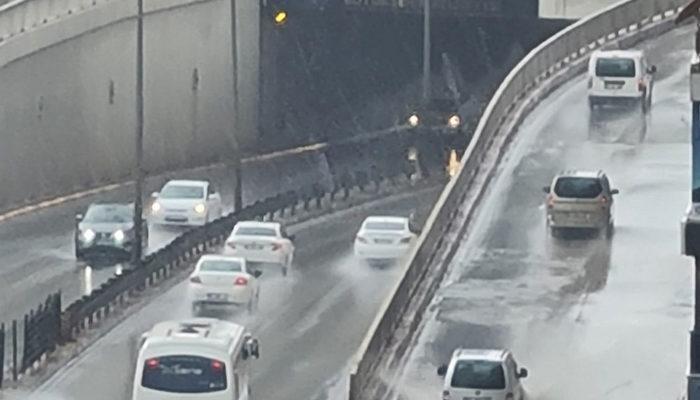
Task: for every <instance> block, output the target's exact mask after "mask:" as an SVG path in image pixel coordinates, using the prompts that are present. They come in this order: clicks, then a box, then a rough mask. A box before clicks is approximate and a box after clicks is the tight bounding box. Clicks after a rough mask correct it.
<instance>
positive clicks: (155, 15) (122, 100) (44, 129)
mask: <svg viewBox="0 0 700 400" xmlns="http://www.w3.org/2000/svg"><path fill="white" fill-rule="evenodd" d="M230 4H231V2H230V1H228V0H203V1H202V0H200V1H194V0H148V1H145V2H144V7H145V10H144V11H145V13H146V17H145V19H144V48H145V70H144V71H145V78H144V80H145V84H144V92H145V133H144V144H145V158H146V168H147V170H148V172H149V173H156V172H161V171H166V170H171V169H182V168H185V167H193V166H198V165H204V164H208V163H211V162H213V161H219V160H224V159H226V158H227V157H229V156H230V155H231V153H232V151H233V150H234V149H235V147H236V146H237V145H240V146H242V147H244V148H245V147H246V146H250V145H252V143H254V141H255V140H254V137H255V136H256V135H257V132H256V130H257V111H258V105H257V103H258V98H257V93H258V83H259V80H258V62H259V49H258V45H259V40H258V37H259V27H258V21H259V18H258V17H259V12H260V10H259V4H258V2H257V1H256V0H245V1H239V2H238V6H237V9H236V11H237V14H238V17H237V20H238V24H237V36H238V41H239V49H238V54H239V70H238V74H239V75H238V77H239V79H238V81H239V84H238V88H239V93H240V101H239V112H240V115H241V116H242V117H241V120H240V125H239V126H238V127H235V128H234V126H233V96H232V94H233V68H232V66H233V62H232V57H231V53H232V50H233V46H232V43H231V25H230V20H231V19H230V18H231V10H230ZM135 15H136V5H135V2H134V1H129V0H114V1H110V2H107V3H101V4H99V5H98V6H95V7H93V8H91V9H88V10H84V11H82V12H80V13H77V14H75V15H73V16H71V17H70V18H69V19H65V20H63V21H59V22H55V23H51V24H48V25H45V26H42V27H41V28H39V29H33V30H29V29H28V30H27V31H26V32H24V33H22V34H21V35H17V36H15V37H13V38H11V39H9V40H5V41H3V42H2V43H1V44H0V93H2V95H1V96H0V180H1V181H2V182H3V188H2V190H1V191H0V209H6V208H9V207H11V206H16V205H20V204H22V203H26V202H33V201H36V200H39V199H43V198H47V197H52V196H55V195H57V194H64V193H70V192H74V191H76V190H80V189H85V188H89V187H94V186H96V185H99V184H103V183H109V182H116V181H120V180H123V179H124V178H127V177H128V176H129V175H130V174H131V172H132V169H133V166H134V149H135V116H136V109H135V79H136V78H135V77H136V62H135V57H136V54H135V46H136V19H135ZM234 132H235V135H234Z"/></svg>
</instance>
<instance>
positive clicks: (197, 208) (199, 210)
mask: <svg viewBox="0 0 700 400" xmlns="http://www.w3.org/2000/svg"><path fill="white" fill-rule="evenodd" d="M194 211H195V212H196V213H197V214H204V212H205V211H207V208H206V207H205V206H204V204H201V203H200V204H197V205H196V206H194Z"/></svg>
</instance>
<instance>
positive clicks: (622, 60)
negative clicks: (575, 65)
mask: <svg viewBox="0 0 700 400" xmlns="http://www.w3.org/2000/svg"><path fill="white" fill-rule="evenodd" d="M655 73H656V66H653V65H651V66H650V65H648V63H647V59H646V56H645V55H644V52H643V51H641V50H599V51H596V52H594V53H593V54H592V55H591V58H590V60H589V62H588V104H589V106H590V108H591V109H594V108H595V107H596V106H601V105H634V106H636V105H640V106H641V109H642V110H643V111H644V112H647V111H648V110H649V108H650V107H651V98H652V92H653V89H654V74H655Z"/></svg>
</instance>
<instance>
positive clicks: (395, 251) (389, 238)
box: [355, 216, 416, 265]
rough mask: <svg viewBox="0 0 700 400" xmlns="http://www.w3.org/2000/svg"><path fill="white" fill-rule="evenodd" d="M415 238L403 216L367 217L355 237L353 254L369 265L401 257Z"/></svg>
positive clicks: (406, 219) (407, 220)
mask: <svg viewBox="0 0 700 400" xmlns="http://www.w3.org/2000/svg"><path fill="white" fill-rule="evenodd" d="M415 240H416V234H415V233H413V232H412V230H411V224H410V222H409V219H408V218H405V217H381V216H375V217H368V218H367V219H365V221H364V222H363V223H362V227H360V231H359V232H357V236H356V237H355V256H356V257H358V258H360V259H363V260H366V261H367V262H368V263H369V264H370V265H373V264H380V263H386V262H391V261H395V260H397V259H399V258H401V257H403V256H404V255H405V254H406V253H407V252H408V250H409V249H410V247H411V245H412V244H413V243H414V242H415Z"/></svg>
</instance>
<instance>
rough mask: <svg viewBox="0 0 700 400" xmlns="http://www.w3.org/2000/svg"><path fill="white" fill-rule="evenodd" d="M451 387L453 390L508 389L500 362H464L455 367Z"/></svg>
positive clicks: (459, 362)
mask: <svg viewBox="0 0 700 400" xmlns="http://www.w3.org/2000/svg"><path fill="white" fill-rule="evenodd" d="M450 385H451V386H452V387H453V388H463V389H480V390H500V389H505V388H506V378H505V375H504V373H503V366H502V365H501V363H500V362H496V361H484V360H463V361H458V362H457V364H456V365H455V369H454V372H453V373H452V382H451V383H450Z"/></svg>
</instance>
